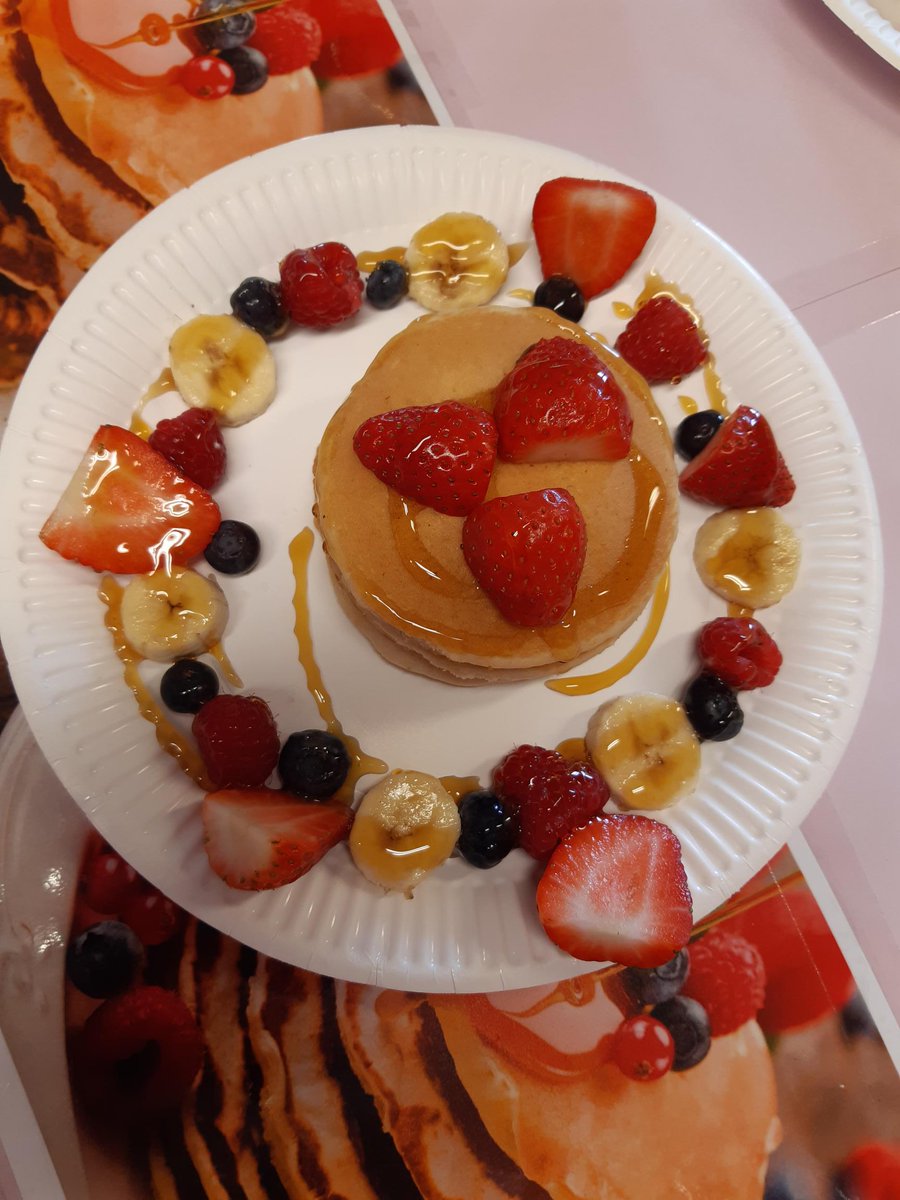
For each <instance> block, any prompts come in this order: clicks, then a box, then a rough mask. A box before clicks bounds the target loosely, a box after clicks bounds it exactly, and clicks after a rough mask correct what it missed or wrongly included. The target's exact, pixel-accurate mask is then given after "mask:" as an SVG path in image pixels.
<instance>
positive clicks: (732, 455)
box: [678, 404, 796, 508]
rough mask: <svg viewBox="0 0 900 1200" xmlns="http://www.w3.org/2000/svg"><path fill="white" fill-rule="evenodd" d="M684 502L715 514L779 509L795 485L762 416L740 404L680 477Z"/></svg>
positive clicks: (786, 500) (770, 429) (790, 494)
mask: <svg viewBox="0 0 900 1200" xmlns="http://www.w3.org/2000/svg"><path fill="white" fill-rule="evenodd" d="M678 486H679V488H680V489H681V491H682V492H683V493H684V495H685V496H690V497H691V498H692V499H694V500H700V501H702V502H703V503H704V504H715V505H716V506H717V507H718V508H756V507H763V506H764V507H766V508H780V507H781V506H782V505H783V504H787V502H788V501H789V500H790V499H791V497H792V496H793V495H794V491H795V490H796V485H795V483H794V480H793V477H792V476H791V473H790V471H789V470H788V468H787V465H786V463H785V461H784V459H783V458H782V457H781V452H780V451H779V449H778V447H777V445H776V444H775V434H774V433H773V432H772V427H771V425H770V424H769V422H768V421H767V420H766V418H765V417H764V416H763V415H762V413H760V412H757V410H756V409H755V408H750V407H749V406H748V405H746V404H742V405H741V406H740V408H738V409H737V410H736V411H735V412H733V413H732V414H731V416H730V417H728V419H727V420H726V421H725V422H724V423H723V424H722V425H720V426H719V429H718V430H717V432H716V433H715V434H714V435H713V437H712V438H711V439H710V441H709V442H708V443H707V444H706V445H705V446H704V447H703V449H702V450H701V451H700V453H699V454H698V455H697V457H696V458H694V459H691V461H690V462H689V463H688V465H687V466H686V467H685V468H684V470H683V471H682V472H681V476H680V478H679V480H678Z"/></svg>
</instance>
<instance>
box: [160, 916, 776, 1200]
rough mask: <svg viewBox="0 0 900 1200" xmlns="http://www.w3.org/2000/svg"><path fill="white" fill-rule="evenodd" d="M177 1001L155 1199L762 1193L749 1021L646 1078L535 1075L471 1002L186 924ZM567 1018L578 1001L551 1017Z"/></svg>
mask: <svg viewBox="0 0 900 1200" xmlns="http://www.w3.org/2000/svg"><path fill="white" fill-rule="evenodd" d="M590 979H591V977H587V981H588V983H589V982H590ZM179 990H180V992H181V994H182V996H183V997H184V999H185V1000H186V1002H187V1003H188V1004H189V1005H190V1006H191V1007H192V1008H193V1010H194V1011H195V1013H196V1015H197V1019H198V1021H199V1023H200V1026H201V1028H202V1029H203V1032H204V1035H205V1038H206V1042H207V1046H208V1055H207V1060H206V1064H205V1067H204V1070H203V1074H202V1076H201V1079H200V1081H199V1084H198V1086H197V1087H196V1090H195V1092H194V1094H193V1095H192V1096H191V1097H190V1099H189V1101H188V1102H187V1103H186V1104H185V1106H184V1109H183V1111H182V1112H181V1114H180V1115H177V1116H174V1117H173V1118H172V1119H171V1120H170V1121H169V1122H168V1123H167V1125H166V1127H165V1128H164V1129H163V1130H162V1131H161V1132H160V1133H159V1136H157V1137H155V1139H154V1140H153V1142H152V1146H151V1149H150V1172H151V1178H152V1186H153V1192H154V1195H155V1196H156V1197H157V1200H188V1198H191V1200H196V1198H198V1197H199V1198H209V1200H213V1198H215V1200H223V1198H225V1197H227V1198H228V1200H287V1198H290V1200H310V1198H313V1197H315V1198H316V1200H325V1198H326V1197H327V1198H330V1200H387V1198H388V1197H390V1200H416V1198H422V1197H424V1198H425V1200H449V1198H450V1197H459V1196H462V1195H465V1196H472V1197H478V1198H479V1200H508V1198H512V1197H517V1198H518V1200H599V1198H600V1197H608V1198H609V1200H644V1198H645V1197H648V1196H653V1197H657V1198H659V1200H666V1198H667V1197H673V1198H674V1197H681V1196H690V1197H691V1198H692V1200H721V1198H722V1197H724V1196H727V1197H728V1198H729V1200H758V1198H759V1197H760V1196H761V1195H762V1187H763V1184H762V1180H763V1177H764V1174H765V1166H766V1162H767V1157H768V1152H769V1151H770V1150H771V1149H772V1147H773V1144H774V1142H775V1141H777V1128H778V1122H777V1118H776V1116H775V1108H774V1103H775V1098H774V1085H773V1075H772V1067H771V1061H770V1059H769V1055H768V1052H767V1050H766V1047H765V1043H764V1040H763V1037H762V1034H761V1032H760V1030H759V1027H758V1026H757V1025H756V1023H755V1022H748V1024H747V1025H745V1026H744V1027H743V1028H742V1029H740V1030H738V1031H737V1032H736V1033H733V1034H730V1035H728V1036H727V1037H723V1038H717V1039H715V1041H714V1043H713V1048H712V1050H711V1052H710V1054H709V1055H708V1056H707V1058H706V1059H705V1060H704V1061H703V1062H702V1063H700V1064H699V1065H698V1066H696V1067H694V1068H693V1069H691V1070H689V1071H685V1072H683V1073H681V1074H677V1075H676V1074H670V1075H668V1076H666V1077H665V1078H664V1079H662V1080H658V1081H656V1082H655V1083H650V1084H639V1083H631V1082H629V1081H628V1080H626V1079H625V1078H624V1077H623V1076H622V1075H621V1074H620V1072H619V1071H618V1069H617V1068H616V1067H614V1066H613V1065H611V1064H605V1065H598V1066H596V1068H595V1069H594V1070H593V1071H592V1072H591V1073H590V1074H587V1075H585V1074H582V1075H578V1076H573V1077H571V1078H569V1077H565V1076H563V1077H560V1078H558V1079H556V1080H553V1081H551V1080H549V1079H548V1078H546V1077H545V1076H544V1077H542V1075H541V1073H540V1072H533V1071H530V1070H528V1069H527V1068H525V1067H524V1066H523V1063H522V1060H521V1057H517V1056H512V1055H507V1054H506V1053H505V1052H504V1050H503V1048H502V1047H501V1046H498V1045H497V1044H491V1043H489V1042H488V1041H486V1040H484V1039H483V1038H482V1036H480V1033H479V1028H480V1021H479V1017H478V1011H479V1010H478V1007H477V1006H478V1004H484V1003H487V1001H485V1000H484V999H483V998H480V999H479V1000H478V1001H474V1002H471V1003H470V1002H469V1001H467V1000H466V999H465V998H451V997H443V998H442V997H437V996H435V997H425V996H418V995H410V994H407V993H397V992H385V991H382V990H381V989H378V988H373V987H361V986H359V985H354V984H343V983H335V982H334V981H332V980H329V979H323V978H321V977H319V976H316V975H312V974H310V973H308V972H305V971H300V970H295V969H294V968H291V967H288V966H285V965H284V964H281V963H277V962H274V961H273V960H271V959H267V958H265V957H263V956H262V955H257V954H256V953H255V952H253V951H251V950H248V949H246V948H244V947H241V946H239V945H238V944H237V943H236V942H234V941H231V940H229V939H228V938H224V937H222V936H221V935H219V934H217V933H215V932H214V931H212V930H211V929H209V928H208V927H206V926H203V925H198V924H197V923H196V922H194V921H191V922H190V923H189V925H188V927H187V931H186V934H185V937H184V943H183V952H182V957H181V963H180V968H179ZM548 990H549V991H553V990H554V989H548ZM597 990H598V992H599V990H600V989H599V987H598V988H597ZM560 994H561V995H565V988H564V987H563V988H561V989H560ZM556 998H557V999H558V998H559V997H558V996H557V997H556ZM600 999H601V1001H602V1004H601V1005H600V1007H599V1008H598V1009H597V1012H598V1013H600V1014H603V1016H602V1017H601V1016H598V1017H597V1018H596V1020H597V1021H598V1023H599V1022H600V1020H601V1019H603V1020H605V1019H606V1015H608V1013H609V1012H611V1011H612V1010H611V1008H610V1005H609V1004H608V1002H606V1000H605V997H600ZM576 1009H577V1010H579V1011H581V1012H582V1013H584V1012H585V1011H588V1010H587V1008H586V1006H584V1004H583V994H582V996H581V998H580V999H579V998H578V997H575V996H574V993H573V999H572V1002H571V1005H570V1004H567V1003H560V1004H556V1005H555V1008H554V1011H555V1012H556V1013H557V1014H558V1019H559V1021H561V1022H562V1023H563V1025H565V1024H566V1023H567V1022H571V1021H572V1020H573V1019H575V1015H577V1014H576ZM617 1019H618V1017H617V1016H615V1015H614V1016H613V1018H612V1020H613V1021H616V1020H617ZM605 1032H608V1029H607V1028H606V1027H605V1026H604V1027H602V1028H601V1027H600V1026H599V1024H598V1028H597V1030H596V1031H594V1035H595V1036H600V1035H601V1034H602V1033H605Z"/></svg>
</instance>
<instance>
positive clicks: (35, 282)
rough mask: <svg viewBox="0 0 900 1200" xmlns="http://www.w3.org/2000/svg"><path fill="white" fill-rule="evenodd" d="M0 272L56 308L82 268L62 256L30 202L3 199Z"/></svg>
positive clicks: (0, 206) (79, 275)
mask: <svg viewBox="0 0 900 1200" xmlns="http://www.w3.org/2000/svg"><path fill="white" fill-rule="evenodd" d="M0 275H4V276H6V278H7V279H10V280H12V281H13V283H15V284H17V285H18V286H19V287H21V288H25V289H26V290H28V291H33V292H36V293H37V295H38V297H39V299H40V300H41V301H42V302H43V303H44V304H45V305H47V306H48V307H49V308H51V309H53V310H54V311H55V310H56V309H57V308H59V306H60V305H61V304H62V302H63V300H65V298H66V296H68V294H69V292H71V290H72V288H73V287H74V286H75V284H76V283H77V282H78V280H79V279H80V278H81V275H82V272H81V271H80V270H79V269H78V267H76V266H75V265H74V263H71V262H69V261H68V260H67V259H65V258H63V256H62V255H61V254H60V253H59V250H58V249H57V248H56V246H54V244H53V243H52V242H51V241H50V239H49V238H48V237H47V235H46V234H45V233H44V231H43V229H41V226H40V224H39V222H38V220H37V218H36V217H35V215H34V213H33V212H32V211H31V209H30V208H28V206H27V205H25V204H19V205H17V206H15V207H13V206H9V207H7V206H6V205H4V204H2V203H0Z"/></svg>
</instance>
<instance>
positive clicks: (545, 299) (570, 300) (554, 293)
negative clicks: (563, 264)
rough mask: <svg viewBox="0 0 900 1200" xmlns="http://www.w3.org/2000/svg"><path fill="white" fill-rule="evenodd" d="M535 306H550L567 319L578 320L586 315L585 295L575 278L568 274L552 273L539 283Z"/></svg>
mask: <svg viewBox="0 0 900 1200" xmlns="http://www.w3.org/2000/svg"><path fill="white" fill-rule="evenodd" d="M534 304H535V308H549V309H552V310H553V312H555V313H559V315H560V316H561V317H565V318H566V320H567V321H575V322H578V321H580V320H581V318H582V317H583V316H584V296H583V295H582V293H581V288H580V287H579V286H578V284H577V283H576V282H575V280H574V279H569V278H568V276H566V275H551V276H550V277H549V278H548V279H545V280H544V282H543V283H541V284H538V286H537V289H536V290H535V293H534Z"/></svg>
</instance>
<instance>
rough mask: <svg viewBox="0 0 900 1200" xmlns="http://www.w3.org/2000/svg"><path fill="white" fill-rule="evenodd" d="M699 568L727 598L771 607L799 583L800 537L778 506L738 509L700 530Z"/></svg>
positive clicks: (696, 544)
mask: <svg viewBox="0 0 900 1200" xmlns="http://www.w3.org/2000/svg"><path fill="white" fill-rule="evenodd" d="M694 566H695V567H696V568H697V571H698V573H699V575H700V578H701V579H702V580H703V582H704V583H705V584H706V586H707V587H708V588H711V589H712V590H713V591H714V592H715V593H716V594H717V595H719V596H722V597H723V598H724V599H725V600H729V601H731V602H732V603H733V604H740V605H742V606H744V607H745V608H769V607H770V606H771V605H772V604H777V603H778V601H779V600H783V599H784V597H785V596H786V595H787V594H788V592H789V591H790V590H791V588H792V587H793V586H794V584H795V583H796V582H797V572H798V570H799V568H800V541H799V539H798V537H797V535H796V533H794V530H793V529H792V528H791V526H790V525H788V523H787V521H785V519H784V517H783V516H782V515H781V513H780V512H778V510H777V509H774V508H732V509H728V510H727V511H726V512H720V513H716V514H715V515H714V516H712V517H710V518H709V519H708V520H706V521H704V523H703V524H702V525H701V526H700V528H699V529H698V531H697V538H696V541H695V542H694Z"/></svg>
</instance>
